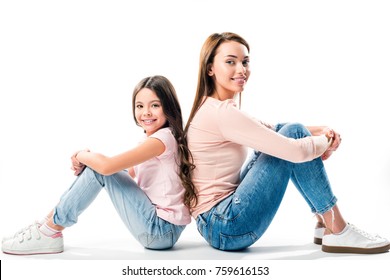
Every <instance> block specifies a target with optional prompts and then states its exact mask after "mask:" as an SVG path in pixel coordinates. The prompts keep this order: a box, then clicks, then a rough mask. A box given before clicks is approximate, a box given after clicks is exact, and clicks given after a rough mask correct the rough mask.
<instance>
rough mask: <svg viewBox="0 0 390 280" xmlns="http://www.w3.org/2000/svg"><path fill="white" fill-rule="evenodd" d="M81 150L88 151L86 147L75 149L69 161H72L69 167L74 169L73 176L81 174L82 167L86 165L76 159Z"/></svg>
mask: <svg viewBox="0 0 390 280" xmlns="http://www.w3.org/2000/svg"><path fill="white" fill-rule="evenodd" d="M82 151H86V152H89V150H88V149H86V150H81V151H77V152H75V153H74V154H73V155H72V157H71V158H70V160H71V162H72V167H71V169H72V170H73V171H74V175H75V176H78V175H80V174H81V172H83V170H84V168H85V167H86V165H85V164H83V163H81V162H80V161H79V160H78V159H77V155H78V153H80V152H82Z"/></svg>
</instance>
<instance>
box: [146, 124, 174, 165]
mask: <svg viewBox="0 0 390 280" xmlns="http://www.w3.org/2000/svg"><path fill="white" fill-rule="evenodd" d="M149 137H152V138H156V139H158V140H160V141H161V142H162V143H163V144H164V146H165V151H164V152H163V153H162V154H161V155H159V156H158V157H157V158H160V159H162V158H166V157H170V156H171V155H172V154H173V153H174V152H175V148H176V146H175V141H176V140H175V138H174V137H173V134H172V132H171V130H170V128H163V129H160V130H158V131H156V132H155V133H153V134H152V135H150V136H149Z"/></svg>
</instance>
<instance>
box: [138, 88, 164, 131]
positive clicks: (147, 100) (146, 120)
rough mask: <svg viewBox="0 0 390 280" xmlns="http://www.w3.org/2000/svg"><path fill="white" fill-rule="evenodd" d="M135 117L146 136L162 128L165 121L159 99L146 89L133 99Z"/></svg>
mask: <svg viewBox="0 0 390 280" xmlns="http://www.w3.org/2000/svg"><path fill="white" fill-rule="evenodd" d="M135 117H136V119H137V122H138V124H139V125H140V126H141V127H142V128H143V129H144V130H145V133H146V135H147V136H150V135H152V134H153V133H155V132H156V131H157V130H159V129H160V128H161V127H163V126H164V125H165V123H166V121H167V118H166V117H165V114H164V112H163V108H162V104H161V101H160V99H159V98H158V97H157V95H156V93H155V92H154V91H152V90H150V89H148V88H143V89H141V90H140V91H139V92H138V93H137V96H136V97H135Z"/></svg>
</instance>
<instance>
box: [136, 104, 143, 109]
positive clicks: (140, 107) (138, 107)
mask: <svg viewBox="0 0 390 280" xmlns="http://www.w3.org/2000/svg"><path fill="white" fill-rule="evenodd" d="M135 108H137V109H142V108H143V106H142V105H137V106H135Z"/></svg>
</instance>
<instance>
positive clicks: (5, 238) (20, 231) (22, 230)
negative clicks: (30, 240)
mask: <svg viewBox="0 0 390 280" xmlns="http://www.w3.org/2000/svg"><path fill="white" fill-rule="evenodd" d="M36 223H38V222H37V221H35V222H34V224H36ZM34 224H31V225H29V226H27V227H25V228H22V229H21V230H19V231H17V232H16V233H14V234H13V235H9V236H5V237H3V239H2V242H1V243H4V242H5V241H7V240H9V239H13V238H15V237H16V236H18V235H19V234H21V233H23V232H24V231H26V230H28V228H29V227H31V226H32V225H34ZM39 226H40V224H38V227H39Z"/></svg>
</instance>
